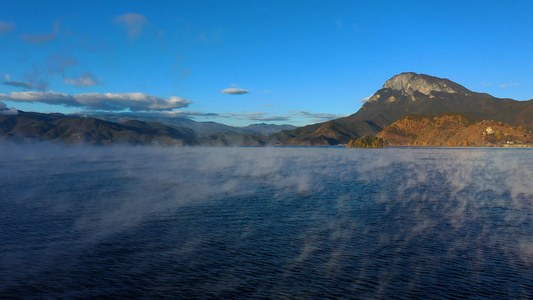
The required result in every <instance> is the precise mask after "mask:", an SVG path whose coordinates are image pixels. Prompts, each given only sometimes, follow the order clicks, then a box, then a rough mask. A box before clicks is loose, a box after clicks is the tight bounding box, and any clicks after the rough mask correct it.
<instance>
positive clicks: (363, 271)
mask: <svg viewBox="0 0 533 300" xmlns="http://www.w3.org/2000/svg"><path fill="white" fill-rule="evenodd" d="M0 153H1V157H0V205H1V209H0V240H1V241H2V247H1V248H0V258H1V259H0V274H2V276H1V277H2V280H1V281H0V294H2V295H4V296H8V297H9V296H12V297H20V296H24V297H35V298H43V297H44V298H59V297H68V298H71V297H84V298H85V297H117V298H125V297H136V298H138V297H145V298H154V297H180V298H191V297H196V298H210V297H213V298H234V297H240V298H250V297H252V298H265V297H266V298H268V297H269V298H296V297H298V298H327V297H331V298H395V299H396V298H414V297H425V298H458V297H469V298H484V299H485V298H531V297H533V234H532V232H533V224H532V220H533V214H532V212H533V208H532V202H533V185H531V182H533V169H531V168H530V166H531V165H532V163H533V149H473V148H470V149H430V148H387V149H372V150H368V149H344V148H335V147H329V148H153V147H137V148H133V147H132V148H126V147H124V148H122V147H116V148H93V147H73V148H69V147H59V146H51V145H48V146H38V147H36V146H35V145H30V146H16V145H10V144H8V145H6V144H4V145H0Z"/></svg>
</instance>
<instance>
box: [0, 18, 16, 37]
mask: <svg viewBox="0 0 533 300" xmlns="http://www.w3.org/2000/svg"><path fill="white" fill-rule="evenodd" d="M15 26H16V25H15V23H7V22H4V21H2V20H0V34H4V33H8V32H10V31H13V30H14V29H15Z"/></svg>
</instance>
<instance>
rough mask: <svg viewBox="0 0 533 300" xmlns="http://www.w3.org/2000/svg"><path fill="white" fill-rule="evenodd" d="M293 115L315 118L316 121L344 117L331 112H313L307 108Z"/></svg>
mask: <svg viewBox="0 0 533 300" xmlns="http://www.w3.org/2000/svg"><path fill="white" fill-rule="evenodd" d="M292 115H293V116H299V117H302V118H309V119H313V120H314V121H316V122H322V121H329V120H333V119H338V118H341V117H344V115H340V114H330V113H311V112H308V111H305V110H300V111H296V112H293V113H292Z"/></svg>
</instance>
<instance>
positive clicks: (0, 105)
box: [0, 101, 19, 116]
mask: <svg viewBox="0 0 533 300" xmlns="http://www.w3.org/2000/svg"><path fill="white" fill-rule="evenodd" d="M18 113H19V111H18V110H16V109H15V108H13V107H12V108H10V109H8V108H7V106H6V104H5V103H4V102H2V101H0V115H7V116H12V115H16V114H18Z"/></svg>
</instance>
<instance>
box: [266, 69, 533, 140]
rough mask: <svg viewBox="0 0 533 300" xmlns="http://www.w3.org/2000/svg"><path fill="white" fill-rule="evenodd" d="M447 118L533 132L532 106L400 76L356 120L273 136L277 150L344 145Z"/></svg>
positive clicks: (432, 79) (445, 81) (437, 80)
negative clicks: (402, 125)
mask: <svg viewBox="0 0 533 300" xmlns="http://www.w3.org/2000/svg"><path fill="white" fill-rule="evenodd" d="M449 112H458V113H461V114H462V115H464V116H466V117H469V118H472V119H475V120H487V119H491V120H497V121H502V122H504V123H508V124H510V125H512V126H523V127H524V128H527V129H533V100H529V101H516V100H512V99H500V98H495V97H493V96H491V95H489V94H484V93H475V92H472V91H470V90H468V89H467V88H465V87H463V86H461V85H459V84H457V83H454V82H452V81H450V80H448V79H441V78H437V77H433V76H428V75H423V74H416V73H402V74H399V75H396V76H394V77H393V78H391V79H389V80H388V81H387V82H385V84H384V85H383V88H382V89H380V90H378V91H377V92H376V93H375V94H374V95H373V96H372V97H370V99H369V100H368V101H367V102H366V103H365V104H364V105H363V107H361V109H360V110H359V111H358V112H356V113H355V114H352V115H350V116H347V117H344V118H339V119H335V120H332V121H328V122H325V123H319V124H313V125H309V126H305V127H301V128H297V129H295V130H290V131H282V132H280V133H278V134H276V135H274V136H275V138H276V139H277V141H278V143H279V144H299V145H322V144H330V145H335V144H344V143H347V142H348V141H349V140H350V139H353V138H358V137H362V136H365V135H375V134H377V133H379V132H380V131H381V130H383V129H384V128H385V127H387V126H389V125H390V124H392V123H394V122H395V121H397V120H399V119H401V118H403V117H405V116H408V115H410V114H418V115H423V116H430V115H439V114H443V113H449Z"/></svg>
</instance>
